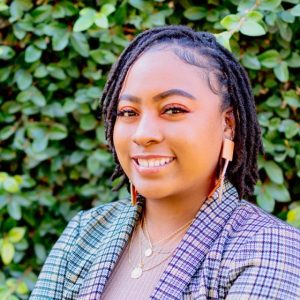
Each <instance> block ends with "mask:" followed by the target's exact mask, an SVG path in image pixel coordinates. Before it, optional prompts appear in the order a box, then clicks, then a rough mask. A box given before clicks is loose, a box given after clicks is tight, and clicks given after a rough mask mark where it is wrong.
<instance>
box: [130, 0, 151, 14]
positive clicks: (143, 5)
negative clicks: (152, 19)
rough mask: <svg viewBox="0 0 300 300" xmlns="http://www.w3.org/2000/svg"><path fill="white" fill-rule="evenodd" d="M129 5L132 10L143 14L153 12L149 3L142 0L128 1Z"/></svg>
mask: <svg viewBox="0 0 300 300" xmlns="http://www.w3.org/2000/svg"><path fill="white" fill-rule="evenodd" d="M129 4H130V5H131V6H133V7H134V8H137V9H138V10H141V11H142V12H145V13H151V12H152V10H153V7H152V5H151V3H149V1H148V2H147V1H143V0H129Z"/></svg>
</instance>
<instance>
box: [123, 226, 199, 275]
mask: <svg viewBox="0 0 300 300" xmlns="http://www.w3.org/2000/svg"><path fill="white" fill-rule="evenodd" d="M192 221H193V220H191V221H189V222H188V223H186V224H184V225H183V226H181V227H180V228H179V229H178V230H176V231H175V232H174V233H172V234H171V235H169V236H168V237H166V238H163V239H161V240H159V241H158V242H156V243H155V244H157V243H161V242H163V241H166V240H169V239H171V237H173V236H175V235H176V234H178V233H179V232H181V231H182V230H183V229H185V228H186V227H188V225H190V224H191V223H192ZM145 225H146V222H145ZM140 230H141V232H140V234H139V241H140V243H139V245H140V257H139V262H138V264H137V265H134V264H133V262H132V261H131V259H130V249H131V243H132V240H133V236H132V238H131V239H130V242H129V247H128V262H129V264H130V266H131V267H132V268H133V270H132V271H131V278H134V279H138V278H140V277H141V276H142V274H143V272H145V271H149V270H152V269H153V268H155V267H157V266H159V265H160V264H162V263H163V262H165V261H166V260H167V259H168V258H169V257H170V256H171V255H172V254H173V252H174V250H175V249H176V247H174V249H173V250H172V251H169V252H166V253H169V255H167V256H166V257H165V258H164V259H163V260H162V261H160V262H158V263H157V264H155V265H153V266H151V267H149V268H147V269H145V263H144V262H143V255H142V252H143V249H142V239H141V237H140V235H141V233H142V225H141V229H140ZM147 233H148V231H147ZM149 243H151V241H150V240H149ZM151 247H152V244H151ZM147 250H148V249H147ZM147 250H146V251H145V256H147V255H146V253H147ZM148 251H149V250H148ZM151 251H153V250H152V248H151ZM152 253H153V252H151V255H152ZM157 253H163V252H157ZM151 255H148V256H151ZM153 257H154V256H153Z"/></svg>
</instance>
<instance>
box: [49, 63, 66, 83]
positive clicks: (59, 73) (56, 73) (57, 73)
mask: <svg viewBox="0 0 300 300" xmlns="http://www.w3.org/2000/svg"><path fill="white" fill-rule="evenodd" d="M47 70H48V72H49V74H50V76H51V77H53V78H56V79H59V80H64V79H66V78H67V76H66V73H65V72H64V70H63V69H62V68H60V67H58V66H57V65H56V64H49V65H48V67H47Z"/></svg>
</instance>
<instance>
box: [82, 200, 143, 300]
mask: <svg viewBox="0 0 300 300" xmlns="http://www.w3.org/2000/svg"><path fill="white" fill-rule="evenodd" d="M143 206H144V203H143V202H142V201H138V202H137V204H136V205H135V206H132V205H130V204H129V205H126V206H125V207H124V210H123V211H122V213H120V214H119V217H118V218H116V219H114V222H113V224H110V226H109V228H108V229H107V231H106V232H105V237H104V238H103V242H102V241H101V246H100V247H99V248H98V249H97V254H96V256H95V259H94V261H93V263H92V265H91V268H90V269H89V272H88V274H87V276H86V277H85V278H84V281H83V283H82V285H81V287H80V291H79V296H78V298H77V299H78V300H94V299H100V297H101V295H102V293H103V290H104V286H105V284H106V282H107V280H108V278H109V276H110V274H111V272H112V270H113V268H114V266H115V265H116V262H117V260H118V258H119V257H120V255H121V253H122V251H123V250H124V248H125V246H126V243H127V241H128V240H129V238H130V236H131V233H132V231H133V229H134V226H135V224H136V223H137V221H138V220H139V219H140V217H141V213H142V211H143Z"/></svg>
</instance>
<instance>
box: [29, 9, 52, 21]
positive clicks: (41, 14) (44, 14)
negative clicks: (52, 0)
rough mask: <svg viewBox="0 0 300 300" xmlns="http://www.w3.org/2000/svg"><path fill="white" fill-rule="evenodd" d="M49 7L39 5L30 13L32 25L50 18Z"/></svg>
mask: <svg viewBox="0 0 300 300" xmlns="http://www.w3.org/2000/svg"><path fill="white" fill-rule="evenodd" d="M51 10H52V6H51V5H40V6H39V7H37V8H36V9H34V10H33V11H32V12H31V16H32V19H33V22H34V23H41V22H45V21H46V20H47V19H48V18H49V17H50V16H51Z"/></svg>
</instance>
